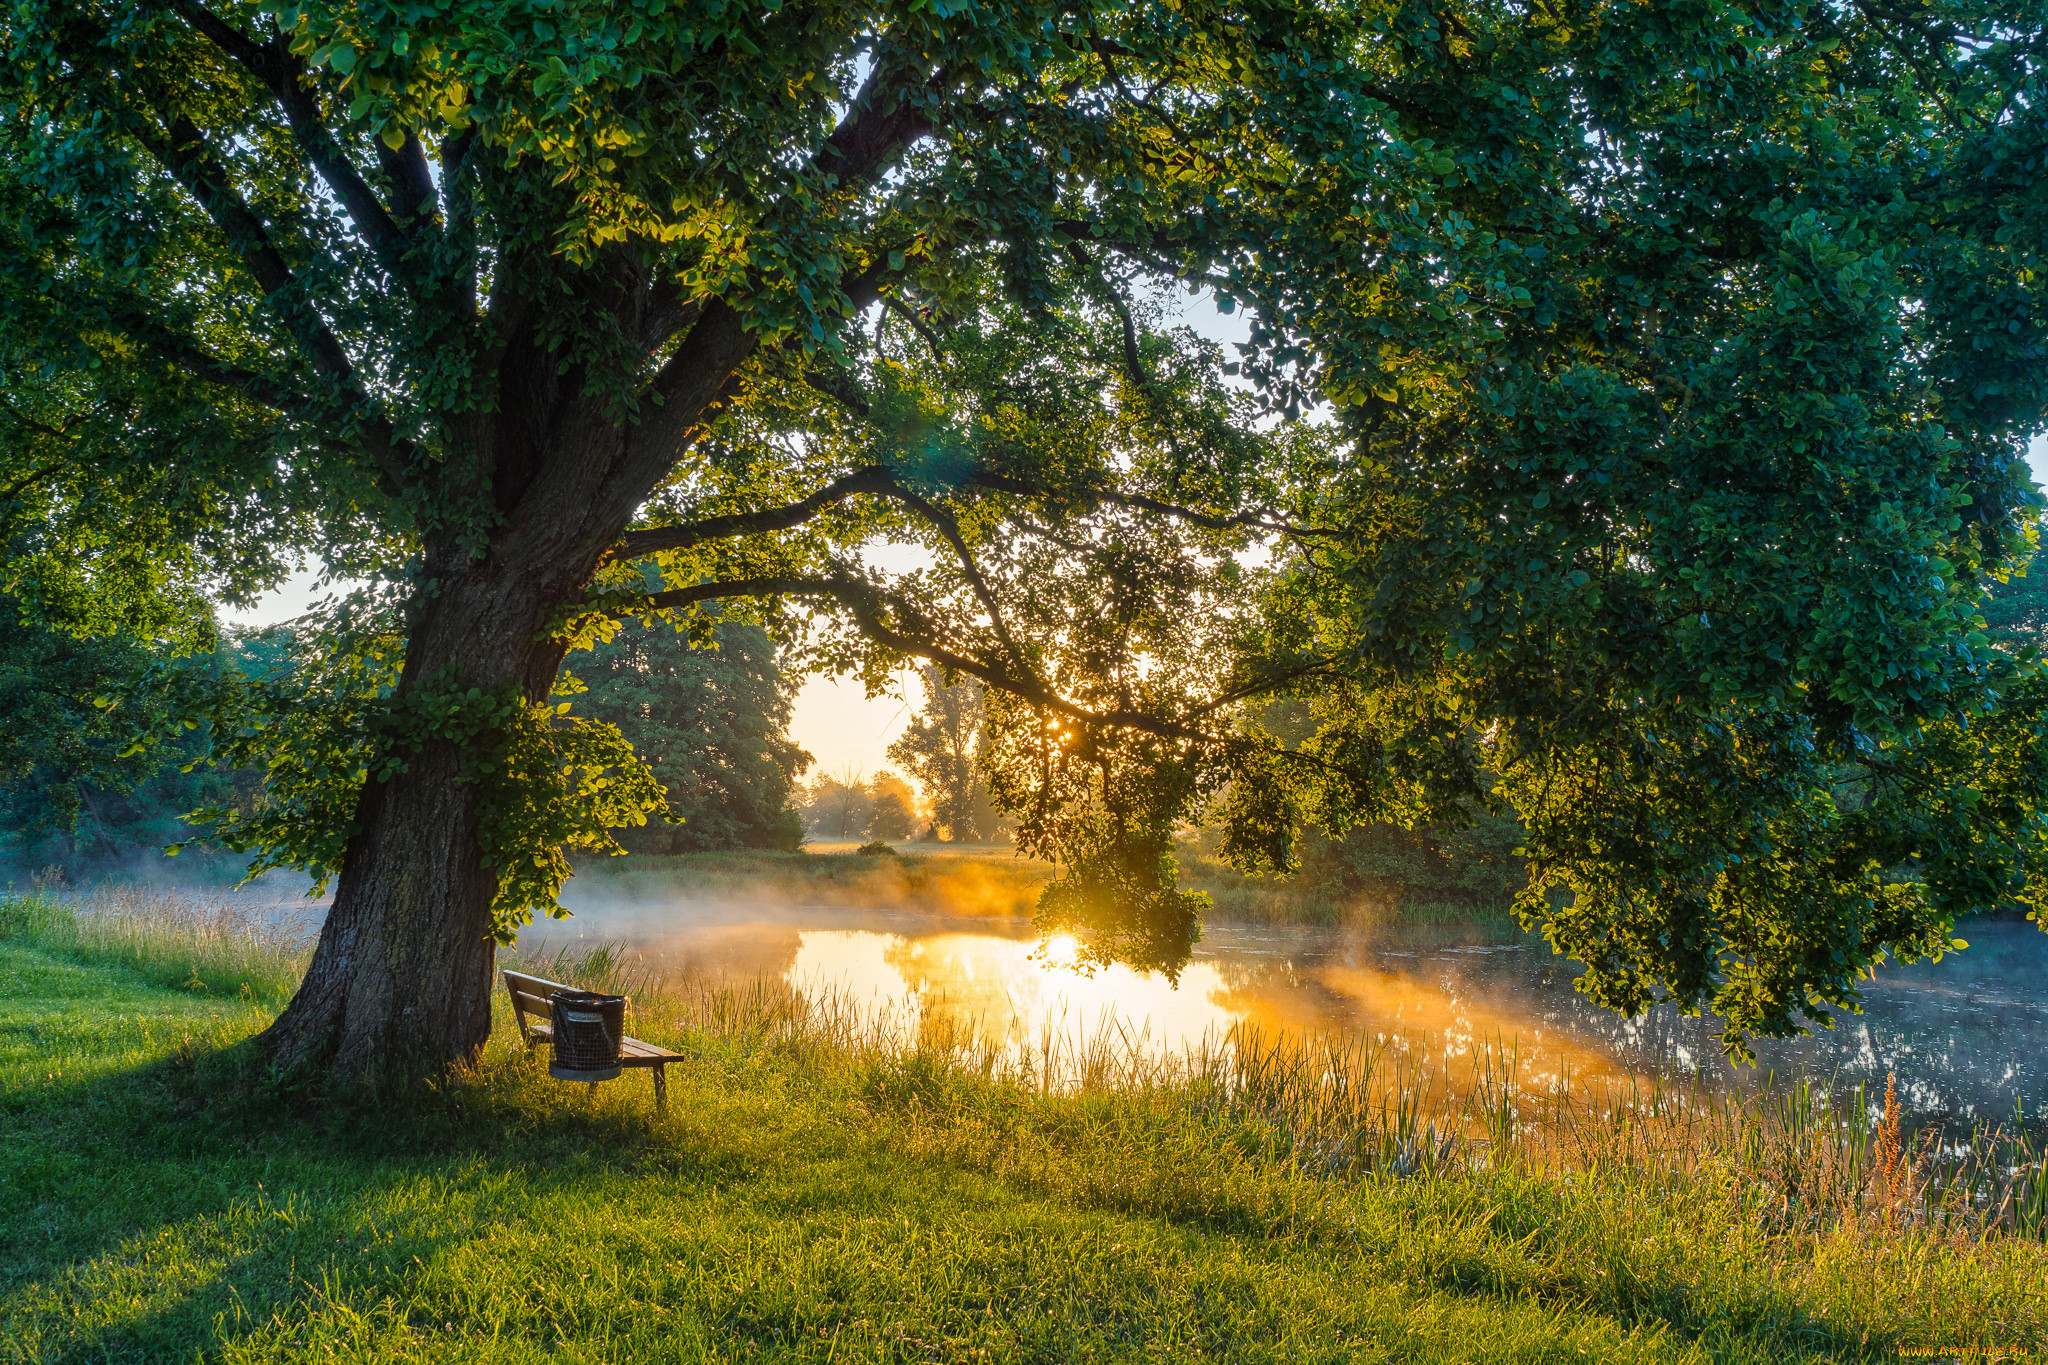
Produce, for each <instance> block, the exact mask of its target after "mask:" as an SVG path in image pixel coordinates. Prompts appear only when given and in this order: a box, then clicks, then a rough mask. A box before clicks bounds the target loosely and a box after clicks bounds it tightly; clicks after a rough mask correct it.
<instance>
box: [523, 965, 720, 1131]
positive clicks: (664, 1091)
mask: <svg viewBox="0 0 2048 1365" xmlns="http://www.w3.org/2000/svg"><path fill="white" fill-rule="evenodd" d="M575 989H576V987H574V986H564V985H563V984H562V983H561V982H559V981H543V980H542V979H541V978H539V977H537V976H528V975H526V974H525V973H524V972H514V971H507V972H506V973H505V990H506V992H507V993H508V994H509V995H511V997H512V1012H513V1014H514V1015H516V1016H517V1017H518V1019H519V1032H520V1034H521V1035H522V1036H524V1037H525V1039H526V1045H527V1046H528V1047H534V1046H536V1045H537V1044H540V1043H552V1042H553V1041H554V1037H555V1025H554V1010H553V1009H552V1008H551V1007H550V1002H551V1001H552V1000H553V999H554V997H555V992H556V991H573V990H575ZM528 1015H533V1016H535V1018H536V1019H537V1020H538V1022H535V1021H534V1020H530V1019H528V1018H527V1016H528ZM682 1059H683V1054H682V1053H680V1052H670V1051H669V1050H668V1049H667V1048H665V1047H656V1046H655V1045H654V1044H652V1043H643V1042H641V1041H640V1040H639V1039H638V1038H623V1039H621V1040H620V1041H619V1065H620V1066H641V1067H646V1068H647V1069H648V1070H650V1071H652V1072H653V1073H654V1107H655V1108H656V1109H667V1108H668V1074H667V1071H666V1068H667V1066H668V1064H669V1063H670V1062H679V1061H681V1060H682Z"/></svg>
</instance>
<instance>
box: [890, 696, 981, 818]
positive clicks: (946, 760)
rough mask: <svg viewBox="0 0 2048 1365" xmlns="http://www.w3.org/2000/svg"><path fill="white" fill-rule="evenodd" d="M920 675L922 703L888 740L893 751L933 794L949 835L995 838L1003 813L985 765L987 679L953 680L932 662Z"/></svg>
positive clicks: (937, 814)
mask: <svg viewBox="0 0 2048 1365" xmlns="http://www.w3.org/2000/svg"><path fill="white" fill-rule="evenodd" d="M919 676H920V680H921V681H922V683H923V685H924V706H923V709H922V710H921V711H920V713H919V714H918V715H917V716H915V717H914V718H912V720H911V722H910V724H909V725H907V726H905V727H904V730H903V733H902V734H900V735H898V736H897V737H896V739H895V740H894V742H892V743H891V744H890V745H889V757H890V758H893V759H895V760H896V761H897V762H898V763H900V764H902V765H903V767H904V770H905V771H907V772H908V773H909V774H910V775H911V776H912V777H915V778H916V779H917V780H918V782H919V784H920V785H921V786H923V788H924V790H925V791H926V792H927V793H928V794H929V800H930V803H931V810H932V821H933V823H934V824H935V825H936V826H937V827H938V830H939V832H940V833H941V834H942V835H943V836H944V837H945V838H947V839H949V840H952V841H954V842H963V841H965V842H981V841H984V840H987V839H991V838H993V837H994V836H995V833H996V829H997V825H998V822H999V819H1000V816H999V813H998V812H997V811H996V809H995V804H994V802H993V801H992V800H991V799H990V796H989V789H988V778H987V776H986V775H985V774H984V773H983V771H982V758H983V755H984V753H985V752H986V746H987V734H986V731H985V728H984V712H983V707H982V695H981V694H982V688H983V686H984V684H983V683H982V682H981V681H980V680H979V679H978V678H973V677H956V678H955V679H953V681H952V682H950V683H949V682H947V680H946V676H945V672H944V670H942V669H940V668H939V667H937V666H936V665H933V664H927V665H925V667H924V668H923V669H922V670H921V672H920V675H919Z"/></svg>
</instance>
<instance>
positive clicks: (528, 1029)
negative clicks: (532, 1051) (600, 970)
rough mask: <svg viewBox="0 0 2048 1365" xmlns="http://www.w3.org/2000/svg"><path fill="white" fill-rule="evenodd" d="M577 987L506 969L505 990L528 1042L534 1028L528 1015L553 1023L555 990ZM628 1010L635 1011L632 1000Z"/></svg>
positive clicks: (520, 1030) (514, 1015)
mask: <svg viewBox="0 0 2048 1365" xmlns="http://www.w3.org/2000/svg"><path fill="white" fill-rule="evenodd" d="M575 989H577V988H576V987H574V986H564V985H563V984H562V983H561V982H559V981H549V980H548V979H547V978H545V977H540V976H528V975H527V974H526V973H525V972H515V971H513V970H511V969H510V968H509V967H508V968H507V969H506V970H505V991H506V993H507V994H508V995H510V996H511V997H512V1014H513V1017H515V1018H516V1019H518V1020H519V1032H520V1034H521V1035H522V1036H524V1037H525V1038H526V1040H527V1041H528V1042H531V1041H533V1028H532V1026H531V1025H529V1024H528V1023H527V1022H526V1016H527V1015H529V1014H532V1015H537V1016H538V1017H539V1019H540V1022H542V1023H544V1024H552V1023H553V1022H554V1017H555V1012H554V1009H553V1007H552V1005H551V1003H550V1002H552V1001H553V1000H554V998H555V992H556V991H573V990H575ZM626 1012H627V1013H628V1014H631V1013H632V1012H633V1004H632V1002H631V1001H630V1000H629V1001H627V1002H626Z"/></svg>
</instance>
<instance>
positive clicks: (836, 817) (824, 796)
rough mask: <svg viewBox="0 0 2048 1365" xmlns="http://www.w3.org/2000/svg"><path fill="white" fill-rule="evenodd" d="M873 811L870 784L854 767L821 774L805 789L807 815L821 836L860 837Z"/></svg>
mask: <svg viewBox="0 0 2048 1365" xmlns="http://www.w3.org/2000/svg"><path fill="white" fill-rule="evenodd" d="M872 813H873V801H872V800H871V798H870V797H869V796H868V788H867V783H866V782H865V781H864V780H863V779H862V778H861V776H860V774H859V773H856V772H854V771H853V769H851V768H847V769H845V770H844V771H842V772H840V773H838V774H837V775H834V774H832V773H820V774H818V776H817V777H816V778H814V779H813V780H812V781H811V784H810V785H809V786H808V787H806V788H805V789H804V800H803V814H804V818H805V820H806V821H807V822H808V824H809V826H810V831H811V833H812V834H814V835H816V836H818V837H819V838H821V839H857V838H859V837H860V836H861V835H863V834H865V833H866V832H867V828H868V817H869V815H870V814H872Z"/></svg>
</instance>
